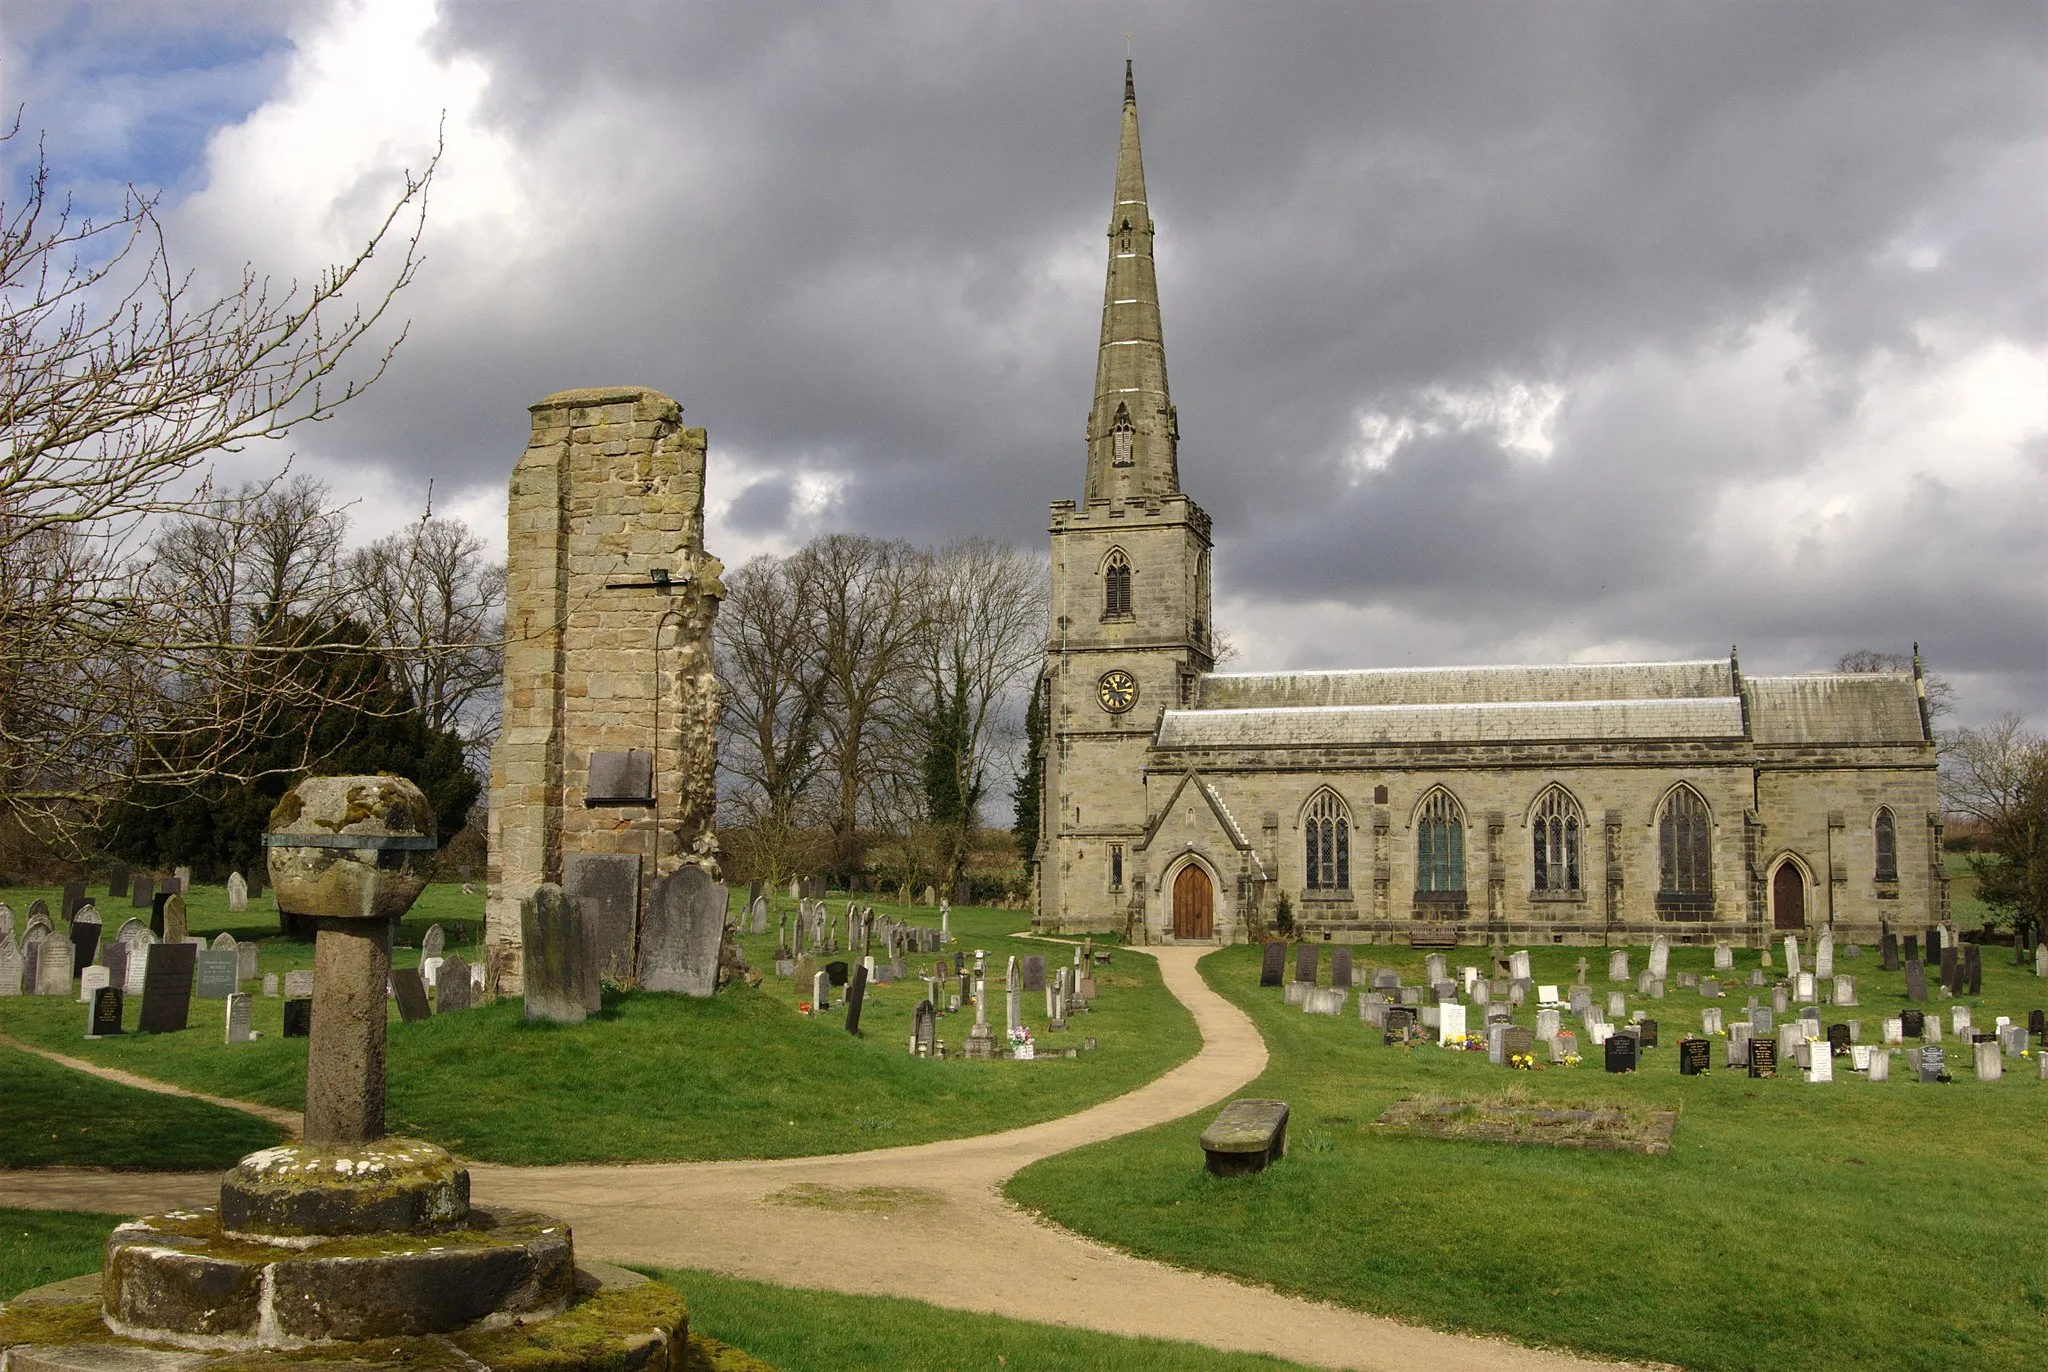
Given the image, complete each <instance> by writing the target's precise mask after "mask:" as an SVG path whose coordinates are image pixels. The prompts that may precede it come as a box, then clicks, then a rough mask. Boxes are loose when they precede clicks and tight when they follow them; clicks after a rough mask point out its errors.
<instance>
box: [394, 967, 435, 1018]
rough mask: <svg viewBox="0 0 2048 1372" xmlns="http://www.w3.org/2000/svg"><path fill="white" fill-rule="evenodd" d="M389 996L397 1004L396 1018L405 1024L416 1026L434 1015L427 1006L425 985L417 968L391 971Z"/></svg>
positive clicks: (430, 1007) (401, 968) (431, 1008)
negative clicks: (390, 995)
mask: <svg viewBox="0 0 2048 1372" xmlns="http://www.w3.org/2000/svg"><path fill="white" fill-rule="evenodd" d="M391 994H392V997H393V999H395V1000H396V1001H397V1002H398V1018H399V1019H400V1020H402V1021H403V1022H405V1023H406V1024H417V1023H419V1022H420V1021H421V1020H423V1019H426V1018H428V1017H429V1016H431V1015H432V1014H433V1013H434V1011H433V1007H432V1006H430V1005H428V1004H427V983H426V981H425V980H424V979H423V978H422V977H421V976H420V969H419V968H417V967H394V968H392V969H391Z"/></svg>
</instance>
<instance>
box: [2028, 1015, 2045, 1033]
mask: <svg viewBox="0 0 2048 1372" xmlns="http://www.w3.org/2000/svg"><path fill="white" fill-rule="evenodd" d="M2027 1032H2028V1033H2030V1034H2048V1010H2029V1011H2027Z"/></svg>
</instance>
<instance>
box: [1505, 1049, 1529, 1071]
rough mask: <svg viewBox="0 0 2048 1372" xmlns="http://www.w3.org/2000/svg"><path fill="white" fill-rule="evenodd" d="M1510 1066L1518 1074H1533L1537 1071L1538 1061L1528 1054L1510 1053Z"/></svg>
mask: <svg viewBox="0 0 2048 1372" xmlns="http://www.w3.org/2000/svg"><path fill="white" fill-rule="evenodd" d="M1508 1066H1509V1067H1511V1068H1513V1069H1514V1070H1515V1071H1517V1072H1533V1071H1535V1070H1536V1059H1535V1058H1534V1057H1533V1056H1531V1055H1530V1054H1528V1053H1510V1054H1508Z"/></svg>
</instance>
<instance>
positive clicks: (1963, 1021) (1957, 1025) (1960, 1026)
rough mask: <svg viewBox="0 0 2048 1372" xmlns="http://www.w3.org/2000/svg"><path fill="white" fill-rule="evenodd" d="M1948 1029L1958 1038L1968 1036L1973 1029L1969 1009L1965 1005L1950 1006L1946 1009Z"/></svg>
mask: <svg viewBox="0 0 2048 1372" xmlns="http://www.w3.org/2000/svg"><path fill="white" fill-rule="evenodd" d="M1948 1027H1949V1029H1950V1030H1951V1031H1953V1032H1954V1033H1955V1034H1956V1035H1957V1036H1958V1037H1961V1036H1966V1035H1968V1034H1969V1032H1970V1030H1971V1028H1972V1027H1973V1017H1972V1015H1971V1014H1970V1007H1969V1006H1967V1005H1951V1006H1950V1007H1949V1008H1948Z"/></svg>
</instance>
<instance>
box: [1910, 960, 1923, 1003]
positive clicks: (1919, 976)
mask: <svg viewBox="0 0 2048 1372" xmlns="http://www.w3.org/2000/svg"><path fill="white" fill-rule="evenodd" d="M1906 999H1907V1000H1926V999H1927V964H1926V963H1924V962H1922V961H1920V960H1919V959H1918V958H1910V957H1909V958H1907V959H1906Z"/></svg>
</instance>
